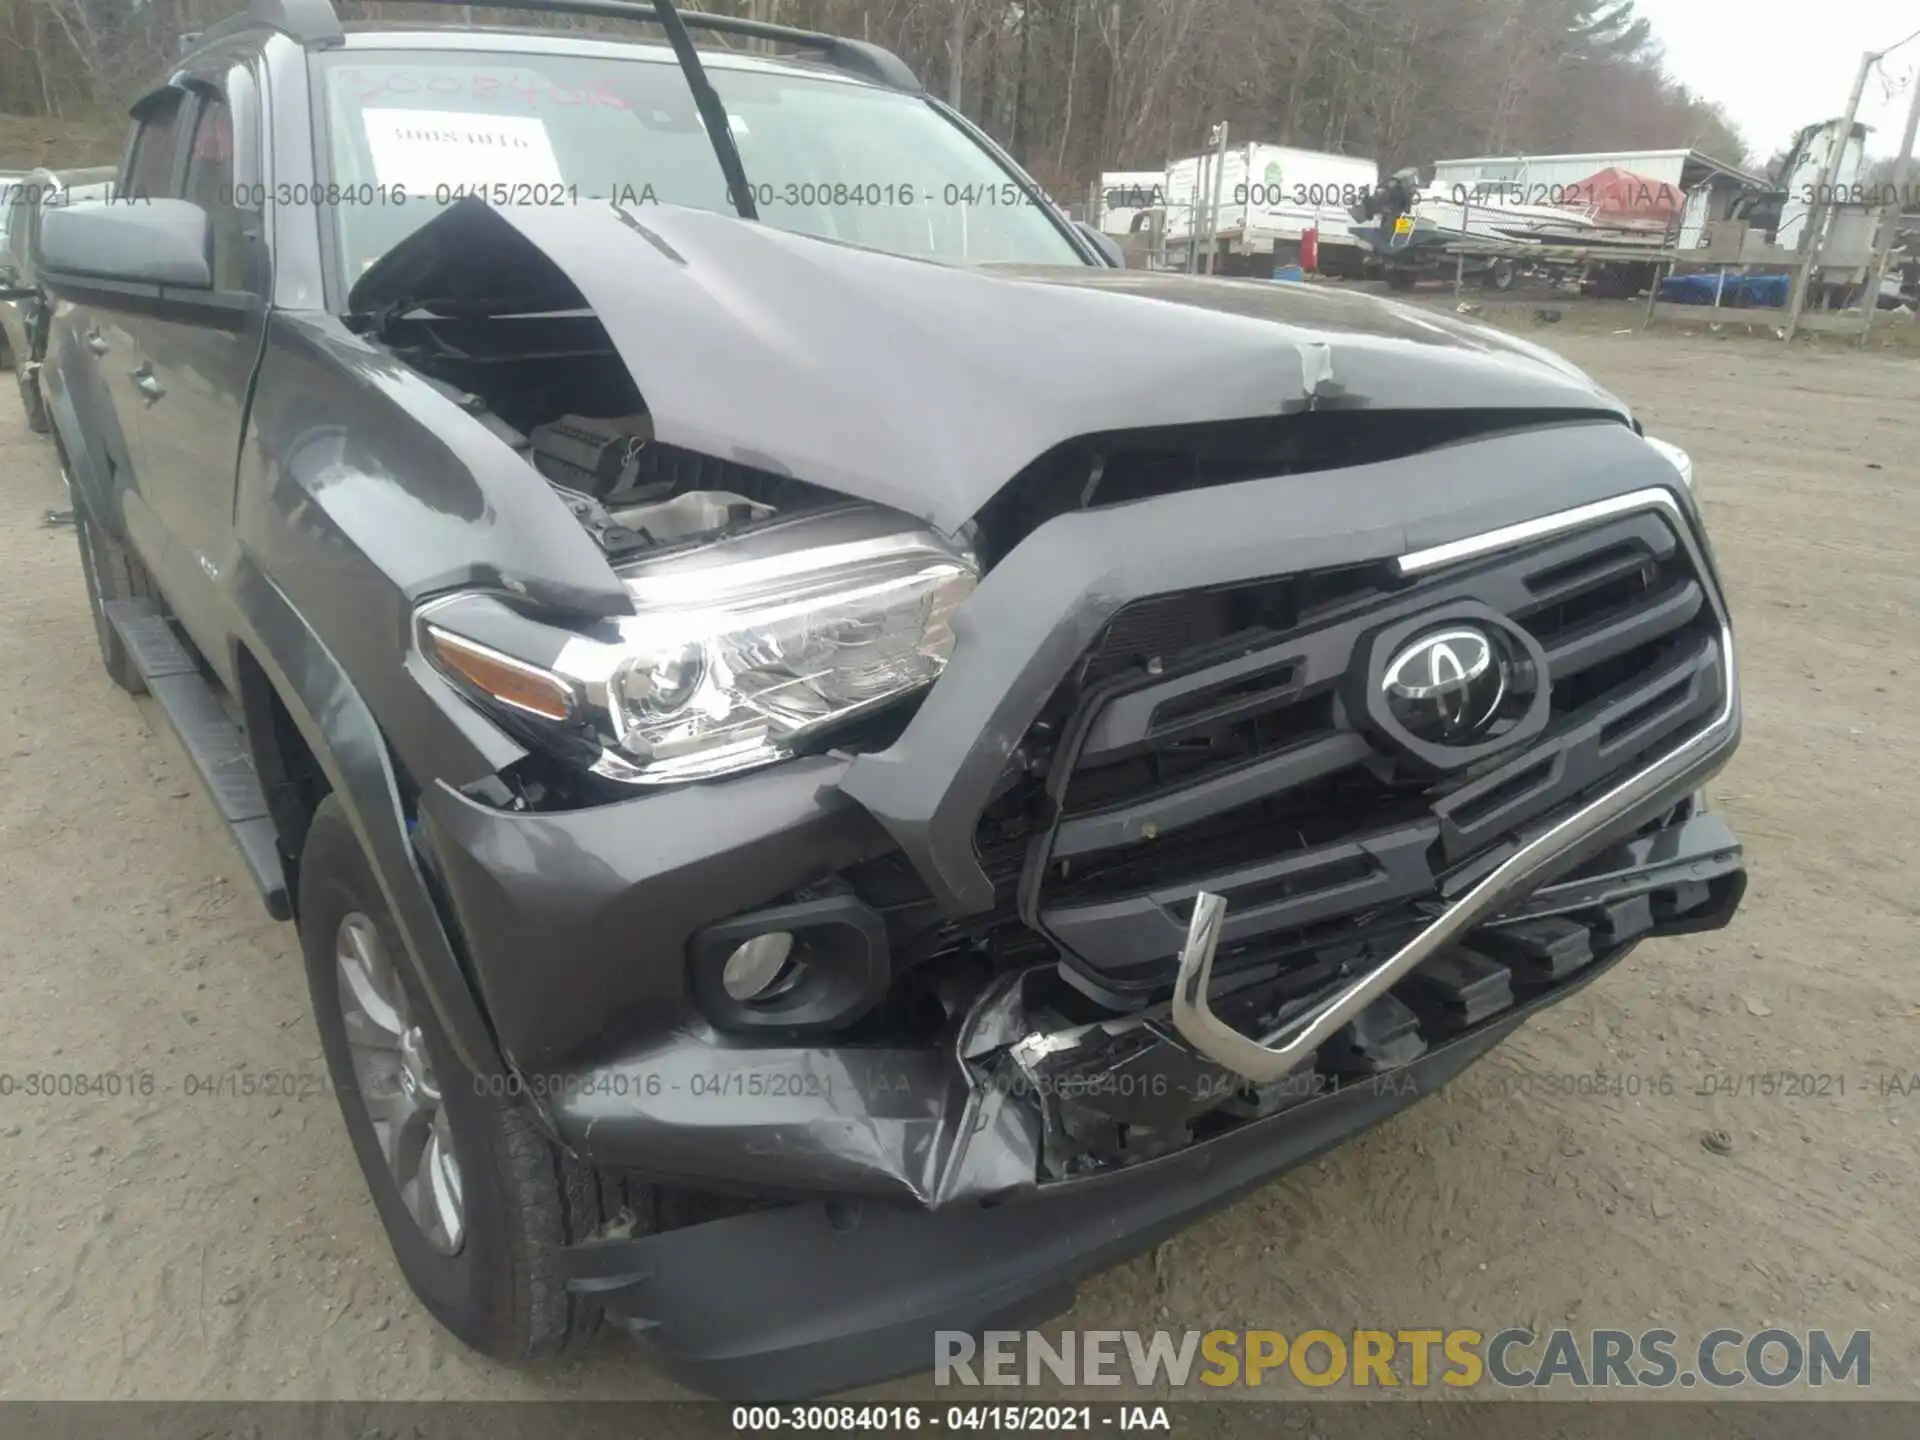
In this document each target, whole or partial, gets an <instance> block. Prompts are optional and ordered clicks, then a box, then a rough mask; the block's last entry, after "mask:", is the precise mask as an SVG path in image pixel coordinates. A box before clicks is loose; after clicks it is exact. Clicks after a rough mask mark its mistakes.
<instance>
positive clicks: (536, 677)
mask: <svg viewBox="0 0 1920 1440" xmlns="http://www.w3.org/2000/svg"><path fill="white" fill-rule="evenodd" d="M422 630H423V632H424V637H425V640H426V647H427V653H428V654H429V655H430V656H431V657H432V658H433V660H434V661H436V662H437V663H438V664H439V665H440V666H441V668H442V669H444V670H447V671H449V672H451V673H452V674H454V675H457V676H459V677H460V678H461V679H462V680H465V681H466V682H467V683H468V684H469V685H472V686H474V687H475V688H476V689H478V690H480V691H481V692H482V693H484V694H486V695H490V696H492V697H493V698H494V699H495V700H498V701H499V702H500V703H501V704H502V705H511V706H512V707H513V708H514V709H516V710H524V711H526V712H527V713H528V714H529V715H539V716H542V717H544V718H546V719H548V720H565V719H568V718H569V717H571V716H572V714H573V691H572V689H571V688H570V687H569V686H568V685H567V683H566V682H565V681H564V680H562V679H560V677H559V676H557V675H554V674H552V673H550V672H549V671H546V670H542V669H541V668H540V667H539V666H537V665H529V664H527V663H526V662H525V661H522V660H515V659H514V658H513V657H512V656H511V655H502V654H501V653H500V652H499V651H498V650H490V649H488V648H487V647H486V646H485V645H480V644H476V643H475V642H474V641H472V640H467V639H464V638H463V637H461V636H459V635H455V634H453V633H451V632H450V631H446V630H442V629H440V628H439V627H438V626H436V625H427V626H423V627H422Z"/></svg>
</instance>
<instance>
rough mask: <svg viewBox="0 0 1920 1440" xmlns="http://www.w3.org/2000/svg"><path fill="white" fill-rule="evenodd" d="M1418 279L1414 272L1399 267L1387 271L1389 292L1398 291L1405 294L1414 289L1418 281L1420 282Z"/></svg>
mask: <svg viewBox="0 0 1920 1440" xmlns="http://www.w3.org/2000/svg"><path fill="white" fill-rule="evenodd" d="M1418 279H1419V277H1418V276H1417V275H1415V274H1414V273H1413V271H1411V270H1405V269H1401V268H1400V267H1398V266H1394V267H1392V268H1390V269H1389V270H1388V271H1387V288H1388V289H1389V290H1398V291H1401V292H1403V293H1404V292H1406V291H1408V290H1411V289H1413V287H1414V284H1415V282H1416V281H1418Z"/></svg>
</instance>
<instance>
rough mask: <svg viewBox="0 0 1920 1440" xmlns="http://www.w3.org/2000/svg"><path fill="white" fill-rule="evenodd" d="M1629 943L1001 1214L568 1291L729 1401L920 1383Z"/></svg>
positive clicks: (704, 1232)
mask: <svg viewBox="0 0 1920 1440" xmlns="http://www.w3.org/2000/svg"><path fill="white" fill-rule="evenodd" d="M1721 873H1722V874H1723V875H1738V872H1737V871H1722V872H1721ZM1738 898H1739V893H1738V883H1737V882H1736V883H1735V884H1734V885H1733V886H1732V887H1731V888H1730V889H1728V890H1727V891H1724V892H1723V899H1724V900H1725V902H1726V905H1727V907H1728V908H1729V909H1730V908H1731V905H1733V904H1737V903H1738ZM1722 918H1724V916H1723V917H1722ZM1635 943H1636V942H1633V941H1628V942H1625V943H1623V944H1621V945H1618V946H1616V947H1614V948H1613V949H1612V950H1611V951H1609V952H1608V953H1605V954H1603V955H1601V956H1600V957H1598V958H1597V959H1595V961H1594V962H1593V963H1592V964H1591V965H1590V966H1588V967H1586V968H1584V969H1583V970H1581V971H1580V972H1579V973H1578V974H1577V975H1575V976H1573V977H1571V978H1569V979H1567V980H1566V981H1565V982H1564V983H1562V984H1559V985H1557V986H1554V987H1552V988H1551V989H1549V990H1546V991H1543V992H1540V993H1537V994H1536V995H1535V996H1534V998H1533V999H1531V1000H1528V1001H1525V1002H1523V1003H1521V1004H1519V1005H1516V1006H1515V1007H1513V1008H1512V1009H1510V1010H1509V1011H1507V1012H1505V1013H1503V1014H1501V1015H1499V1016H1498V1017H1497V1018H1495V1019H1492V1020H1489V1021H1487V1022H1485V1023H1483V1024H1481V1025H1478V1026H1476V1027H1474V1028H1472V1029H1470V1030H1469V1031H1467V1032H1466V1033H1463V1034H1460V1035H1457V1036H1456V1037H1455V1038H1453V1039H1451V1040H1449V1041H1447V1042H1445V1043H1442V1044H1440V1045H1437V1046H1435V1047H1434V1048H1432V1049H1430V1050H1428V1051H1427V1053H1426V1054H1425V1055H1423V1056H1422V1057H1421V1058H1420V1059H1418V1060H1416V1061H1414V1062H1412V1063H1410V1064H1408V1065H1406V1066H1404V1067H1401V1068H1398V1069H1395V1070H1392V1071H1391V1072H1388V1073H1384V1074H1379V1075H1373V1076H1363V1077H1357V1078H1353V1079H1349V1080H1345V1081H1342V1080H1338V1079H1327V1080H1324V1081H1316V1082H1315V1084H1314V1085H1313V1086H1311V1087H1310V1093H1306V1094H1303V1095H1302V1097H1301V1098H1300V1099H1299V1101H1298V1102H1297V1103H1295V1104H1292V1105H1290V1106H1288V1107H1287V1108H1285V1109H1284V1110H1283V1111H1281V1112H1280V1113H1278V1114H1275V1115H1273V1116H1271V1117H1269V1118H1267V1119H1264V1120H1260V1121H1257V1122H1254V1123H1251V1124H1248V1125H1245V1126H1243V1127H1242V1128H1240V1129H1238V1130H1236V1131H1233V1132H1232V1133H1230V1134H1227V1135H1225V1136H1222V1137H1221V1138H1219V1139H1217V1140H1213V1141H1211V1142H1208V1143H1205V1144H1201V1145H1196V1146H1193V1147H1191V1148H1189V1149H1186V1150H1183V1151H1180V1152H1178V1153H1176V1154H1173V1155H1169V1156H1166V1157H1164V1158H1163V1159H1160V1160H1157V1161H1153V1162H1149V1163H1147V1164H1145V1165H1141V1166H1139V1167H1137V1168H1135V1169H1132V1170H1127V1171H1124V1172H1121V1173H1118V1174H1114V1175H1108V1176H1102V1177H1097V1178H1094V1179H1091V1180H1087V1181H1084V1182H1079V1183H1069V1184H1066V1185H1062V1186H1058V1187H1050V1188H1048V1189H1046V1190H1043V1191H1042V1192H1040V1193H1039V1194H1038V1195H1036V1196H1034V1197H1032V1198H1030V1199H1025V1200H1021V1201H1016V1202H1014V1203H1009V1204H1003V1205H981V1204H969V1205H964V1206H958V1207H953V1208H949V1209H946V1210H939V1211H927V1210H922V1209H918V1208H915V1207H912V1206H908V1205H901V1204H895V1203H887V1202H884V1201H879V1202H876V1201H856V1200H847V1199H837V1200H830V1201H823V1202H813V1203H807V1204H798V1205H791V1206H785V1207H782V1208H779V1209H773V1210H765V1211H760V1212H757V1213H753V1214H747V1215H740V1216H735V1217H733V1218H730V1219H726V1220H718V1221H713V1222H710V1223H708V1224H705V1225H698V1226H694V1227H692V1228H689V1229H684V1230H673V1231H668V1232H666V1233H663V1234H658V1235H648V1236H644V1237H638V1238H632V1239H610V1240H602V1241H596V1242H593V1243H589V1244H587V1245H583V1246H581V1247H579V1248H578V1249H577V1250H575V1251H574V1252H573V1253H572V1257H571V1258H572V1262H573V1269H572V1274H571V1280H570V1284H571V1285H572V1287H573V1288H574V1289H575V1290H576V1291H578V1292H580V1293H582V1294H584V1295H589V1296H592V1297H593V1298H595V1299H597V1300H599V1301H600V1302H601V1303H602V1304H604V1305H605V1306H606V1308H607V1312H608V1314H609V1315H610V1316H611V1317H612V1318H613V1320H614V1321H615V1322H616V1323H619V1324H621V1325H622V1326H624V1327H625V1328H627V1329H629V1330H631V1331H632V1332H634V1333H635V1334H637V1335H640V1336H642V1337H643V1338H644V1339H645V1340H646V1341H647V1342H648V1344H649V1346H650V1348H651V1349H652V1350H653V1352H654V1353H655V1354H656V1355H657V1356H658V1357H659V1359H660V1361H661V1363H662V1364H663V1366H664V1367H665V1368H666V1369H667V1370H668V1371H669V1372H670V1373H671V1374H673V1375H674V1376H675V1378H677V1379H679V1380H680V1381H681V1382H682V1383H684V1384H687V1385H689V1386H691V1387H692V1388H694V1389H697V1390H700V1391H702V1392H704V1393H707V1394H712V1395H717V1396H722V1397H724V1398H727V1399H733V1400H744V1401H758V1400H789V1399H799V1398H804V1397H806V1396H811V1395H820V1394H827V1393H831V1392H834V1391H838V1390H844V1389H848V1388H850V1387H853V1386H856V1385H861V1384H867V1383H870V1382H874V1381H878V1380H883V1379H887V1378H890V1377H893V1376H898V1375H905V1374H911V1373H915V1372H918V1371H923V1370H926V1369H928V1368H929V1367H930V1366H931V1364H932V1363H933V1358H934V1335H935V1332H937V1331H941V1330H949V1331H968V1332H971V1333H976V1334H977V1333H979V1332H981V1331H983V1330H989V1329H1009V1330H1010V1329H1024V1328H1028V1327H1031V1326H1033V1325H1036V1324H1038V1323H1039V1322H1041V1321H1043V1320H1045V1319H1047V1318H1049V1317H1051V1316H1053V1315H1056V1314H1059V1313H1060V1312H1061V1311H1063V1310H1065V1309H1066V1308H1067V1307H1068V1306H1070V1305H1071V1304H1072V1303H1073V1299H1074V1293H1075V1286H1076V1284H1077V1282H1078V1281H1080V1280H1081V1279H1083V1278H1085V1277H1087V1276H1089V1275H1091V1274H1093V1273H1095V1272H1097V1271H1100V1270H1103V1269H1106V1268H1108V1267H1110V1266H1113V1265H1115V1264H1118V1263H1120V1262H1121V1261H1123V1260H1126V1259H1128V1258H1130V1257H1132V1256H1135V1255H1138V1254H1140V1253H1142V1252H1144V1251H1146V1250H1148V1249H1151V1248H1152V1247H1153V1246H1154V1245H1156V1244H1158V1243H1159V1242H1160V1241H1161V1240H1163V1239H1165V1238H1167V1237H1168V1236H1170V1235H1172V1234H1175V1233H1176V1232H1178V1231H1180V1230H1182V1229H1184V1228H1186V1227H1187V1226H1189V1225H1191V1224H1193V1223H1194V1222H1195V1221H1197V1220H1199V1219H1200V1218H1202V1217H1203V1216H1205V1215H1207V1214H1208V1213H1210V1212H1212V1211H1214V1210H1217V1209H1219V1208H1221V1207H1222V1206H1225V1205H1227V1204H1229V1203H1230V1202H1232V1201H1233V1200H1234V1199H1236V1198H1238V1197H1239V1196H1241V1195H1243V1194H1245V1193H1246V1192H1247V1191H1249V1190H1251V1189H1253V1188H1254V1187H1256V1186H1258V1185H1260V1184H1261V1183H1262V1182H1264V1181H1266V1180H1270V1179H1272V1178H1274V1177H1275V1176H1277V1175H1279V1174H1281V1173H1283V1172H1284V1171H1286V1170H1289V1169H1291V1168H1292V1167H1294V1166H1297V1165H1300V1164H1302V1163H1303V1162H1305V1161H1308V1160H1311V1159H1312V1158H1314V1157H1315V1156H1316V1155H1319V1154H1321V1153H1322V1152H1324V1151H1327V1150H1330V1149H1332V1148H1333V1147H1335V1146H1337V1145H1339V1144H1341V1143H1342V1142H1344V1141H1346V1140H1348V1139H1350V1138H1352V1137H1353V1136H1355V1135H1357V1134H1359V1133H1360V1132H1362V1131H1364V1130H1366V1129H1368V1128H1369V1127H1371V1126H1373V1125H1376V1124H1378V1123H1380V1122H1381V1121H1382V1120H1385V1119H1387V1118H1388V1117H1390V1116H1392V1115H1394V1114H1396V1113H1398V1112H1399V1111H1401V1110H1403V1109H1406V1108H1407V1107H1408V1106H1410V1105H1411V1104H1413V1102H1414V1101H1415V1100H1418V1099H1420V1098H1422V1097H1424V1096H1426V1095H1429V1094H1431V1093H1433V1092H1434V1091H1436V1090H1438V1089H1439V1088H1440V1087H1441V1086H1443V1085H1445V1084H1446V1083H1447V1082H1448V1081H1449V1080H1451V1079H1452V1078H1453V1077H1454V1076H1456V1075H1458V1074H1459V1073H1460V1072H1461V1071H1462V1070H1464V1069H1465V1068H1466V1067H1467V1066H1469V1065H1471V1064H1472V1063H1473V1062H1474V1061H1475V1060H1478V1059H1479V1058H1480V1057H1481V1056H1482V1055H1484V1054H1485V1053H1486V1052H1487V1051H1488V1050H1490V1049H1492V1048H1493V1047H1494V1046H1496V1045H1498V1044H1499V1043H1500V1042H1501V1041H1502V1040H1504V1039H1505V1038H1506V1037H1507V1036H1508V1035H1510V1034H1511V1033H1512V1032H1513V1031H1514V1030H1515V1029H1516V1028H1517V1027H1518V1026H1519V1025H1520V1023H1521V1022H1522V1021H1523V1020H1525V1019H1526V1018H1527V1017H1528V1016H1529V1015H1531V1014H1533V1013H1534V1012H1535V1011H1537V1010H1540V1009H1543V1008H1545V1007H1546V1006H1548V1005H1551V1004H1554V1003H1557V1002H1558V1001H1560V1000H1562V999H1564V998H1566V996H1567V995H1569V994H1571V993H1572V992H1573V991H1575V990H1577V989H1579V988H1581V987H1582V986H1584V985H1586V984H1587V983H1589V982H1590V981H1592V980H1594V979H1596V978H1598V976H1600V975H1601V974H1602V973H1604V972H1605V971H1606V970H1608V969H1610V968H1612V967H1613V966H1614V965H1615V964H1617V963H1618V962H1619V961H1620V960H1621V959H1623V958H1624V957H1625V956H1626V954H1627V953H1628V952H1629V951H1631V950H1632V949H1633V947H1634V944H1635Z"/></svg>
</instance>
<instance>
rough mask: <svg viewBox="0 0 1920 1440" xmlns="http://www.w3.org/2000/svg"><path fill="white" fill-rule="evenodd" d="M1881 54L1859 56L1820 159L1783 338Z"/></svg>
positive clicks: (1809, 279) (1803, 295)
mask: <svg viewBox="0 0 1920 1440" xmlns="http://www.w3.org/2000/svg"><path fill="white" fill-rule="evenodd" d="M1881 53H1882V52H1880V51H1878V50H1869V51H1867V52H1866V53H1865V54H1864V55H1862V56H1861V57H1860V73H1859V74H1858V75H1855V76H1854V77H1853V93H1852V94H1851V95H1849V96H1848V97H1847V115H1846V118H1845V119H1844V120H1842V121H1841V122H1840V136H1839V139H1838V141H1837V142H1836V143H1835V144H1833V145H1830V146H1828V147H1827V158H1826V159H1825V160H1823V161H1821V162H1820V178H1819V180H1817V181H1816V182H1815V183H1814V187H1813V203H1812V204H1811V205H1809V206H1808V207H1807V228H1806V230H1805V231H1804V232H1802V234H1801V236H1800V268H1799V270H1798V271H1797V272H1796V273H1795V275H1794V277H1793V296H1792V299H1791V301H1790V302H1789V303H1788V306H1787V332H1786V336H1785V338H1786V339H1787V340H1792V339H1793V332H1794V329H1795V327H1796V326H1798V325H1799V323H1800V312H1801V311H1802V310H1804V309H1806V306H1807V291H1808V290H1810V289H1811V288H1812V287H1813V272H1814V268H1815V266H1816V264H1817V262H1818V261H1819V258H1820V242H1821V240H1822V238H1823V236H1822V233H1821V232H1822V231H1823V230H1824V229H1825V227H1826V220H1827V212H1828V211H1829V210H1830V209H1832V207H1833V177H1834V175H1835V173H1836V172H1837V171H1838V170H1839V168H1840V161H1841V160H1842V159H1843V158H1845V156H1846V153H1847V147H1848V146H1849V145H1851V144H1853V121H1854V117H1855V116H1857V115H1858V114H1859V113H1860V97H1861V96H1863V95H1864V94H1866V92H1867V76H1869V75H1871V74H1872V73H1873V67H1874V66H1875V65H1877V64H1879V63H1880V56H1881Z"/></svg>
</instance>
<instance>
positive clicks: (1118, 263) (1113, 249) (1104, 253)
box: [1073, 220, 1127, 270]
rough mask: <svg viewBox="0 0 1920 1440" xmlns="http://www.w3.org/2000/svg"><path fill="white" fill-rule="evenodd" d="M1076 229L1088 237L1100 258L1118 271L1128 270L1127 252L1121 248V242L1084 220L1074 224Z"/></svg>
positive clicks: (1088, 241)
mask: <svg viewBox="0 0 1920 1440" xmlns="http://www.w3.org/2000/svg"><path fill="white" fill-rule="evenodd" d="M1073 224H1074V228H1075V229H1077V230H1078V231H1079V232H1080V233H1081V234H1082V235H1084V236H1086V237H1087V243H1088V244H1090V245H1092V246H1093V248H1094V249H1096V250H1098V251H1099V252H1100V258H1101V259H1103V260H1105V261H1106V262H1107V264H1109V265H1111V266H1113V268H1114V269H1116V270H1124V269H1126V268H1127V252H1126V251H1124V250H1122V249H1121V248H1120V242H1119V241H1118V240H1115V239H1114V238H1113V237H1112V236H1111V235H1109V234H1107V232H1106V231H1104V230H1101V229H1099V228H1097V227H1096V226H1092V225H1089V224H1087V222H1086V221H1084V220H1076V221H1074V222H1073Z"/></svg>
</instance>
